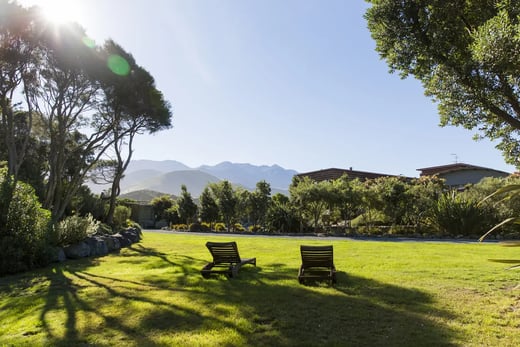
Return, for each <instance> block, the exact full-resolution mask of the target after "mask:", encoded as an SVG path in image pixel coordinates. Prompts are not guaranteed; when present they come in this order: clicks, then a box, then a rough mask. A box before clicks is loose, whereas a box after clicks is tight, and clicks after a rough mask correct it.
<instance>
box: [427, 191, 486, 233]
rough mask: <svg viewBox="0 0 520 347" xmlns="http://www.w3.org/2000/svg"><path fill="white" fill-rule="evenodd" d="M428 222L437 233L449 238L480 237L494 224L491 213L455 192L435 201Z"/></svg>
mask: <svg viewBox="0 0 520 347" xmlns="http://www.w3.org/2000/svg"><path fill="white" fill-rule="evenodd" d="M429 220H430V222H431V226H432V227H433V228H434V229H435V230H436V231H437V232H439V233H441V234H444V235H450V236H475V235H482V234H483V233H484V232H485V231H486V230H488V229H489V228H490V227H491V225H493V224H494V218H493V216H492V215H491V213H488V211H487V210H486V209H485V208H484V207H481V206H480V205H479V204H478V202H476V201H473V200H470V199H465V198H464V197H463V196H462V195H459V194H457V193H455V192H452V193H448V194H444V195H443V196H441V197H440V198H439V199H438V200H437V204H436V205H435V206H434V208H433V209H432V213H431V215H430V218H429Z"/></svg>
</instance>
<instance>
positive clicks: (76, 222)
mask: <svg viewBox="0 0 520 347" xmlns="http://www.w3.org/2000/svg"><path fill="white" fill-rule="evenodd" d="M98 227H99V222H98V221H97V220H95V219H94V217H92V215H90V214H89V215H87V216H86V217H81V216H79V215H73V216H69V217H66V218H65V219H63V220H62V221H60V222H59V223H58V224H56V226H55V228H56V230H57V232H58V244H59V245H60V246H67V245H72V244H75V243H77V242H81V241H83V240H84V239H85V238H87V237H88V236H91V235H94V234H95V233H96V232H97V231H98Z"/></svg>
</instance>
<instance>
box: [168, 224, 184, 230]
mask: <svg viewBox="0 0 520 347" xmlns="http://www.w3.org/2000/svg"><path fill="white" fill-rule="evenodd" d="M170 229H173V230H181V231H186V230H188V229H189V227H188V225H186V224H172V225H170Z"/></svg>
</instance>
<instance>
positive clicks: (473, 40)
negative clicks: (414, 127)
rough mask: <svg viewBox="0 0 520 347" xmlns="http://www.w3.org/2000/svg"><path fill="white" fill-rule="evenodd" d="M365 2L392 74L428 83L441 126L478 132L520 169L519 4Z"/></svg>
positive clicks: (505, 1) (427, 90)
mask: <svg viewBox="0 0 520 347" xmlns="http://www.w3.org/2000/svg"><path fill="white" fill-rule="evenodd" d="M367 1H368V2H370V3H371V4H372V7H371V8H369V9H368V10H367V12H366V14H365V18H366V19H367V21H368V27H369V29H370V31H371V34H372V37H373V38H374V40H375V41H376V50H377V51H378V52H379V54H380V56H381V57H382V58H383V59H385V60H386V62H387V64H388V66H389V67H390V71H391V72H394V71H399V72H400V75H401V77H402V78H405V77H407V76H409V75H412V76H414V77H415V78H417V79H418V80H419V81H421V82H422V84H423V86H424V88H425V94H426V95H427V96H430V97H432V98H433V99H434V100H435V101H436V102H437V103H438V110H439V114H440V119H441V125H442V126H445V125H455V126H463V127H465V128H467V129H476V130H477V131H478V132H479V133H478V134H477V135H475V138H481V137H487V138H489V139H490V140H498V141H499V143H498V145H497V148H498V149H500V150H501V151H502V153H503V154H504V157H505V159H506V161H507V162H508V163H510V164H514V165H516V166H518V165H520V85H519V83H520V17H519V14H520V2H518V1H510V0H497V1H487V0H469V1H466V0H454V1H440V0H426V1H395V0H367Z"/></svg>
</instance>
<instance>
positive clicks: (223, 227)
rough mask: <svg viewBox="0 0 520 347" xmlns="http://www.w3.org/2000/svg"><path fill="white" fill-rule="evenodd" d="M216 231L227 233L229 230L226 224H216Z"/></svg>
mask: <svg viewBox="0 0 520 347" xmlns="http://www.w3.org/2000/svg"><path fill="white" fill-rule="evenodd" d="M214 229H215V231H227V230H228V229H227V227H226V224H224V223H215V226H214Z"/></svg>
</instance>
